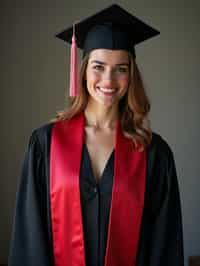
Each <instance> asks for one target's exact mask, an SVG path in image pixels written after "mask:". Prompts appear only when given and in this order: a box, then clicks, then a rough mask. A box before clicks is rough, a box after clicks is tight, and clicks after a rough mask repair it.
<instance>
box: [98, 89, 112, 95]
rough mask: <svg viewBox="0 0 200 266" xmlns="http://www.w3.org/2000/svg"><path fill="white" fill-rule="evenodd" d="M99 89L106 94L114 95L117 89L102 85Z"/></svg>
mask: <svg viewBox="0 0 200 266" xmlns="http://www.w3.org/2000/svg"><path fill="white" fill-rule="evenodd" d="M97 90H99V91H100V92H101V93H103V94H105V95H112V94H114V93H115V92H116V89H106V88H100V87H97Z"/></svg>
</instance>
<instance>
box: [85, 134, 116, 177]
mask: <svg viewBox="0 0 200 266" xmlns="http://www.w3.org/2000/svg"><path fill="white" fill-rule="evenodd" d="M85 143H86V146H87V150H88V153H89V156H90V162H91V166H92V170H93V174H94V176H95V178H96V181H97V182H99V181H100V180H101V176H102V173H103V171H104V169H105V166H106V164H107V161H108V159H109V158H110V156H111V154H112V152H113V149H114V146H115V133H114V132H112V131H111V132H103V131H94V130H93V129H85Z"/></svg>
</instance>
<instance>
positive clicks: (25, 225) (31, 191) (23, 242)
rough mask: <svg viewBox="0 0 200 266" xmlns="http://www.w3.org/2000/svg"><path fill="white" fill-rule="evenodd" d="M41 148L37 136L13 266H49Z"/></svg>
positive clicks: (21, 195) (24, 183)
mask: <svg viewBox="0 0 200 266" xmlns="http://www.w3.org/2000/svg"><path fill="white" fill-rule="evenodd" d="M45 182H46V181H45V167H44V159H43V156H42V151H41V147H40V144H39V141H38V138H37V135H36V133H34V132H33V134H32V136H31V138H30V141H29V146H28V150H27V152H26V154H25V159H24V163H23V166H22V171H21V176H20V180H19V186H18V191H17V198H16V208H15V216H14V223H13V232H12V239H11V247H10V254H9V263H8V265H9V266H22V265H24V266H36V265H37V266H49V265H52V264H51V263H50V261H49V247H48V232H47V206H46V204H47V203H46V202H47V186H46V183H45Z"/></svg>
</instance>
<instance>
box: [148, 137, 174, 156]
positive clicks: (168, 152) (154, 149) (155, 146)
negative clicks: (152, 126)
mask: <svg viewBox="0 0 200 266" xmlns="http://www.w3.org/2000/svg"><path fill="white" fill-rule="evenodd" d="M147 150H148V153H149V154H150V155H152V156H154V157H156V158H157V159H159V158H162V159H165V160H167V159H173V152H172V149H171V147H170V146H169V144H168V142H167V141H166V140H165V139H164V138H163V137H161V136H160V135H159V134H157V133H155V132H153V135H152V141H151V143H150V145H149V146H148V148H147Z"/></svg>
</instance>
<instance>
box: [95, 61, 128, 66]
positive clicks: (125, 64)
mask: <svg viewBox="0 0 200 266" xmlns="http://www.w3.org/2000/svg"><path fill="white" fill-rule="evenodd" d="M93 63H95V64H99V65H107V64H106V63H105V62H102V61H99V60H92V61H91V64H93ZM116 66H129V64H128V63H120V64H116Z"/></svg>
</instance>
